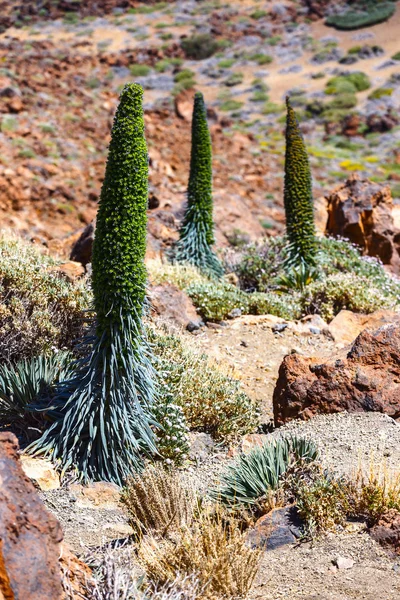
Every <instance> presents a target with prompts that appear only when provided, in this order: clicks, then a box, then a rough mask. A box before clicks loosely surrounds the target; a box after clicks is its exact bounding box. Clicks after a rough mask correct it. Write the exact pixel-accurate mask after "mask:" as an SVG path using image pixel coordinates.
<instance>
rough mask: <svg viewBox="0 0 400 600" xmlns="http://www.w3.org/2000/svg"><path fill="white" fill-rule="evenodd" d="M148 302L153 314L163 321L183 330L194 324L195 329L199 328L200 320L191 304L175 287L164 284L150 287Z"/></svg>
mask: <svg viewBox="0 0 400 600" xmlns="http://www.w3.org/2000/svg"><path fill="white" fill-rule="evenodd" d="M150 300H151V305H152V309H153V312H154V313H155V314H156V315H158V316H159V317H161V318H162V319H163V320H164V321H169V322H170V323H172V324H173V325H178V326H180V327H185V328H187V327H188V325H190V324H195V325H196V327H197V328H198V327H199V326H200V323H201V319H200V317H199V315H198V314H197V312H196V309H195V307H194V304H193V302H192V301H191V299H190V298H189V296H187V295H186V294H185V292H183V291H182V290H180V289H179V288H177V287H176V286H175V285H172V284H170V283H164V284H162V285H156V286H154V287H152V288H151V290H150ZM192 330H193V329H192Z"/></svg>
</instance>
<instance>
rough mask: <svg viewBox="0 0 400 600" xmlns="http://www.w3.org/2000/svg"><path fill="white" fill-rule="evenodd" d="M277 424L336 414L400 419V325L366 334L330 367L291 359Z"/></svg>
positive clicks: (282, 374)
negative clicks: (379, 415)
mask: <svg viewBox="0 0 400 600" xmlns="http://www.w3.org/2000/svg"><path fill="white" fill-rule="evenodd" d="M273 409H274V420H275V425H276V426H280V425H283V424H284V423H286V422H288V421H291V420H293V419H309V418H310V417H312V416H313V415H316V414H321V413H325V414H327V413H336V412H343V411H348V412H363V411H366V412H371V411H375V412H382V413H386V414H388V415H389V416H391V417H393V418H395V419H397V418H399V417H400V325H399V324H394V325H386V326H384V327H381V328H380V329H377V330H376V331H373V332H370V331H368V330H365V331H363V332H362V333H360V335H359V336H358V337H357V339H356V340H355V342H354V344H353V346H352V348H351V350H350V351H349V353H348V354H347V356H345V357H344V358H342V357H341V356H340V355H339V356H338V357H336V358H333V359H331V360H330V361H329V362H326V363H322V364H321V363H320V362H319V361H318V359H316V358H305V357H302V356H299V355H298V354H290V355H288V356H286V357H285V358H284V359H283V362H282V364H281V366H280V368H279V376H278V381H277V384H276V387H275V390H274V396H273Z"/></svg>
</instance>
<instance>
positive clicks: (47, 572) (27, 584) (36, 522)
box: [0, 432, 63, 600]
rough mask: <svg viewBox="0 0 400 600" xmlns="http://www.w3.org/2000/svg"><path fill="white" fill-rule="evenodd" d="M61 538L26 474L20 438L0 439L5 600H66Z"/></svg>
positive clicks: (0, 587) (0, 589) (0, 591)
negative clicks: (62, 585) (61, 574)
mask: <svg viewBox="0 0 400 600" xmlns="http://www.w3.org/2000/svg"><path fill="white" fill-rule="evenodd" d="M62 537H63V536H62V531H61V527H60V525H59V523H58V521H57V520H56V518H55V517H54V516H53V515H52V514H51V513H49V512H47V510H45V508H44V507H43V504H42V502H41V501H40V499H39V497H38V495H37V493H36V490H35V488H34V486H33V484H32V482H31V481H30V480H29V479H28V477H27V476H26V475H25V474H24V472H23V470H22V468H21V464H20V462H19V459H18V441H17V438H16V437H15V436H14V435H13V434H12V433H8V432H5V433H0V598H5V599H7V600H12V599H13V598H26V599H28V598H32V599H33V598H34V599H35V600H49V598H51V599H52V600H57V599H61V598H62V589H61V576H60V566H59V563H58V559H59V555H60V543H61V541H62Z"/></svg>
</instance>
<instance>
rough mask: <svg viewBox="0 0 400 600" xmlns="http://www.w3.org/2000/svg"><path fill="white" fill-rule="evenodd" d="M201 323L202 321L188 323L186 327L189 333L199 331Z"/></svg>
mask: <svg viewBox="0 0 400 600" xmlns="http://www.w3.org/2000/svg"><path fill="white" fill-rule="evenodd" d="M201 325H202V322H201V321H197V322H195V321H189V323H188V324H187V325H186V329H187V330H188V331H189V333H192V332H193V331H198V330H199V329H200V327H201Z"/></svg>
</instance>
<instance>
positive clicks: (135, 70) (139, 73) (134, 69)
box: [129, 65, 151, 77]
mask: <svg viewBox="0 0 400 600" xmlns="http://www.w3.org/2000/svg"><path fill="white" fill-rule="evenodd" d="M129 70H130V72H131V75H133V77H145V76H146V75H148V74H149V73H150V71H151V69H150V67H149V66H147V65H130V67H129Z"/></svg>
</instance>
